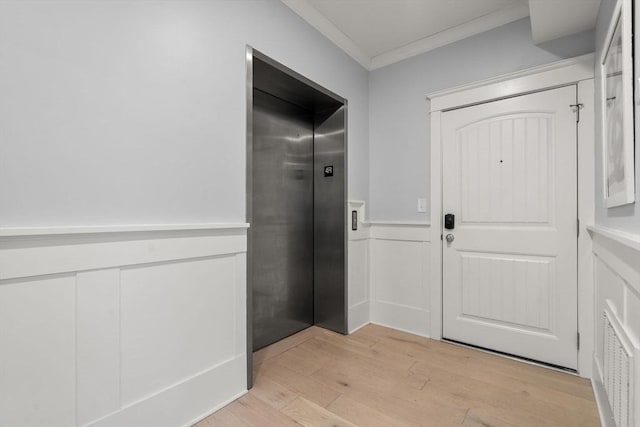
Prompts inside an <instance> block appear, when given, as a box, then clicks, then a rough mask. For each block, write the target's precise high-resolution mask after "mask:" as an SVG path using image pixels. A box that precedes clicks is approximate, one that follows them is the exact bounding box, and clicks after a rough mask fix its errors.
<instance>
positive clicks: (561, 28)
mask: <svg viewBox="0 0 640 427" xmlns="http://www.w3.org/2000/svg"><path fill="white" fill-rule="evenodd" d="M281 1H282V2H283V3H284V4H286V5H287V6H288V7H289V8H291V9H292V10H293V11H294V12H296V13H297V14H298V15H300V16H301V17H302V18H303V19H305V20H306V21H307V22H309V23H310V24H311V25H312V26H313V27H315V28H316V29H317V30H319V31H320V32H321V33H323V34H324V35H325V36H326V37H327V38H329V39H330V40H331V41H333V42H334V43H335V44H336V45H338V46H339V47H340V48H342V49H343V50H344V51H345V52H346V53H348V54H349V55H351V56H352V57H353V58H354V59H355V60H357V61H358V62H360V64H362V65H363V66H364V67H365V68H367V69H376V68H380V67H384V66H385V65H389V64H392V63H394V62H398V61H401V60H403V59H406V58H410V57H412V56H415V55H419V54H421V53H424V52H427V51H429V50H432V49H436V48H438V47H441V46H444V45H446V44H449V43H453V42H455V41H458V40H461V39H464V38H466V37H470V36H472V35H475V34H478V33H481V32H484V31H487V30H490V29H492V28H496V27H499V26H501V25H504V24H507V23H509V22H512V21H515V20H518V19H521V18H524V17H527V16H529V15H531V20H532V30H533V39H534V41H535V42H536V43H542V42H545V41H548V40H552V39H555V38H558V37H562V36H564V35H568V34H573V33H576V32H579V31H584V30H588V29H591V28H593V27H594V26H595V18H596V15H597V12H598V9H599V5H600V0H281Z"/></svg>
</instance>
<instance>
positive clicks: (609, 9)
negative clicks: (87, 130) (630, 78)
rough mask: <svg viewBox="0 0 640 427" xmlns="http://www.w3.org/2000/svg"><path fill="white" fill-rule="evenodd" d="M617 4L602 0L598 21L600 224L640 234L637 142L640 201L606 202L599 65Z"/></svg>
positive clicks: (638, 165) (639, 166)
mask: <svg viewBox="0 0 640 427" xmlns="http://www.w3.org/2000/svg"><path fill="white" fill-rule="evenodd" d="M614 6H615V1H614V0H602V2H601V3H600V12H599V14H598V22H597V24H596V31H595V32H596V69H595V73H596V80H595V83H596V86H595V89H596V102H595V107H596V155H595V158H596V165H595V173H596V184H595V185H596V197H595V199H596V200H595V202H596V212H595V214H596V215H595V217H596V224H598V225H602V226H605V227H609V228H615V229H618V230H623V231H626V232H632V233H635V234H640V209H639V208H638V202H639V201H640V186H639V185H638V179H640V149H638V143H637V142H636V151H635V153H636V159H635V161H636V170H635V174H636V175H635V176H636V203H635V204H631V205H626V206H619V207H615V208H611V209H607V207H606V206H605V203H604V171H603V166H604V159H603V149H602V126H601V124H602V122H601V120H602V96H600V90H601V85H600V74H601V72H600V66H599V64H598V62H599V59H600V55H601V54H602V51H603V49H604V48H605V37H606V33H607V30H608V27H609V20H610V19H611V17H612V15H613V9H614Z"/></svg>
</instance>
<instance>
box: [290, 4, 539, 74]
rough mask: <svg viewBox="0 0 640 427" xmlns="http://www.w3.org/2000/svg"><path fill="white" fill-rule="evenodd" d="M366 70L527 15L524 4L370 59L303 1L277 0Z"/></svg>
mask: <svg viewBox="0 0 640 427" xmlns="http://www.w3.org/2000/svg"><path fill="white" fill-rule="evenodd" d="M280 1H281V2H282V3H284V4H285V5H286V6H287V7H288V8H289V9H291V10H292V11H293V12H295V13H296V14H297V15H298V16H300V17H301V18H302V19H304V20H305V21H307V23H308V24H309V25H311V26H312V27H313V28H315V29H316V30H318V31H319V32H320V33H321V34H322V35H324V36H325V37H326V38H328V39H329V40H331V41H332V42H333V43H334V44H335V45H336V46H338V47H339V48H340V49H342V50H343V51H344V52H345V53H346V54H347V55H349V56H351V57H352V58H353V59H355V60H356V61H357V62H358V63H359V64H360V65H362V66H363V67H364V68H366V69H367V70H375V69H377V68H382V67H385V66H387V65H391V64H393V63H396V62H399V61H402V60H404V59H407V58H411V57H413V56H416V55H420V54H421V53H425V52H428V51H430V50H433V49H437V48H439V47H442V46H445V45H447V44H449V43H453V42H456V41H459V40H462V39H465V38H467V37H471V36H474V35H476V34H479V33H482V32H484V31H488V30H491V29H493V28H496V27H499V26H501V25H504V24H508V23H509V22H513V21H516V20H518V19H521V18H525V17H527V16H529V6H528V3H527V2H525V3H522V4H520V5H517V6H514V7H510V8H508V9H504V10H499V11H496V12H493V13H490V14H488V15H484V16H481V17H479V18H476V19H473V20H471V21H468V22H465V23H464V24H460V25H457V26H455V27H452V28H449V29H447V30H444V31H441V32H439V33H436V34H433V35H431V36H429V37H425V38H423V39H420V40H417V41H415V42H413V43H409V44H407V45H405V46H402V47H399V48H398V49H394V50H390V51H388V52H385V53H382V54H380V55H377V56H374V57H373V58H372V57H370V56H369V55H367V53H366V52H365V51H364V50H362V49H361V48H360V47H359V46H358V45H357V44H356V43H355V42H354V41H353V40H351V39H350V38H349V37H348V36H347V35H346V34H345V33H343V32H342V31H341V30H340V29H339V28H338V27H336V26H335V24H334V23H333V22H331V21H330V20H329V19H327V17H325V16H324V15H323V14H322V13H320V12H319V11H318V10H317V9H316V8H314V7H313V6H311V4H310V3H309V2H308V1H307V0H280Z"/></svg>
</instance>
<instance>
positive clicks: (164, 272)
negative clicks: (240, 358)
mask: <svg viewBox="0 0 640 427" xmlns="http://www.w3.org/2000/svg"><path fill="white" fill-rule="evenodd" d="M234 267H235V259H234V257H233V256H230V257H222V258H213V259H204V260H196V261H186V262H177V263H169V264H162V265H151V266H145V267H139V268H127V269H123V270H122V271H121V294H122V296H121V298H122V315H121V316H122V318H121V325H122V326H121V327H122V402H123V404H124V405H125V406H126V405H129V404H131V403H132V402H135V401H137V400H140V399H142V398H144V397H145V396H147V395H150V394H152V393H153V392H155V391H157V390H160V389H163V388H165V387H169V386H171V385H172V384H174V383H177V382H179V381H181V380H183V379H185V378H187V377H190V376H192V375H195V374H196V373H198V372H200V371H204V370H205V369H207V368H208V367H211V366H214V365H217V364H219V363H221V362H223V361H225V360H227V359H230V358H232V357H233V355H234V352H235V340H234V334H235V333H236V331H235V328H234V327H233V325H234V323H235V319H234V304H233V303H232V301H235V292H234V285H235V283H234ZM213 337H215V339H214V338H213Z"/></svg>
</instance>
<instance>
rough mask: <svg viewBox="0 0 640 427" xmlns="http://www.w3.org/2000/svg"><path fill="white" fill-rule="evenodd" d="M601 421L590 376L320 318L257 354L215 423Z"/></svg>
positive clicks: (208, 423)
mask: <svg viewBox="0 0 640 427" xmlns="http://www.w3.org/2000/svg"><path fill="white" fill-rule="evenodd" d="M298 424H302V425H305V426H314V427H315V426H321V427H322V426H332V427H333V426H352V425H358V426H371V427H382V426H399V427H400V426H402V427H406V426H434V427H447V426H466V427H480V426H482V427H487V426H490V427H511V426H518V427H540V426H563V427H571V426H580V427H591V426H594V427H595V426H599V425H600V424H599V420H598V413H597V408H596V405H595V402H594V397H593V392H592V389H591V383H590V381H588V380H586V379H584V378H579V377H577V376H575V375H570V374H565V373H561V372H556V371H553V370H550V369H545V368H543V367H540V366H534V365H531V364H527V363H523V362H520V361H517V360H511V359H507V358H504V357H500V356H497V355H494V354H489V353H486V352H480V351H477V350H474V349H470V348H466V347H462V346H459V345H453V344H450V343H447V342H441V341H434V340H430V339H427V338H423V337H419V336H415V335H412V334H409V333H406V332H401V331H396V330H393V329H390V328H385V327H382V326H378V325H367V326H365V327H364V328H361V329H360V330H358V331H357V332H356V333H354V334H353V335H350V336H342V335H340V334H337V333H335V332H331V331H327V330H324V329H321V328H317V327H312V328H309V329H306V330H304V331H302V332H300V333H298V334H296V335H293V336H291V337H289V338H286V339H285V340H283V341H281V342H278V343H276V344H273V345H272V346H269V347H266V348H264V349H262V350H260V351H259V352H257V353H256V354H255V355H254V388H253V389H252V390H250V392H249V393H248V394H247V395H245V396H244V397H242V398H240V399H239V400H237V401H235V402H233V403H231V404H230V405H227V406H226V407H224V408H222V409H221V410H220V411H218V412H216V413H215V414H213V415H211V416H210V417H208V418H206V419H205V420H202V421H201V422H200V423H198V424H197V426H198V427H212V426H222V427H225V426H233V427H236V426H237V427H244V426H280V425H282V426H295V425H298Z"/></svg>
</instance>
